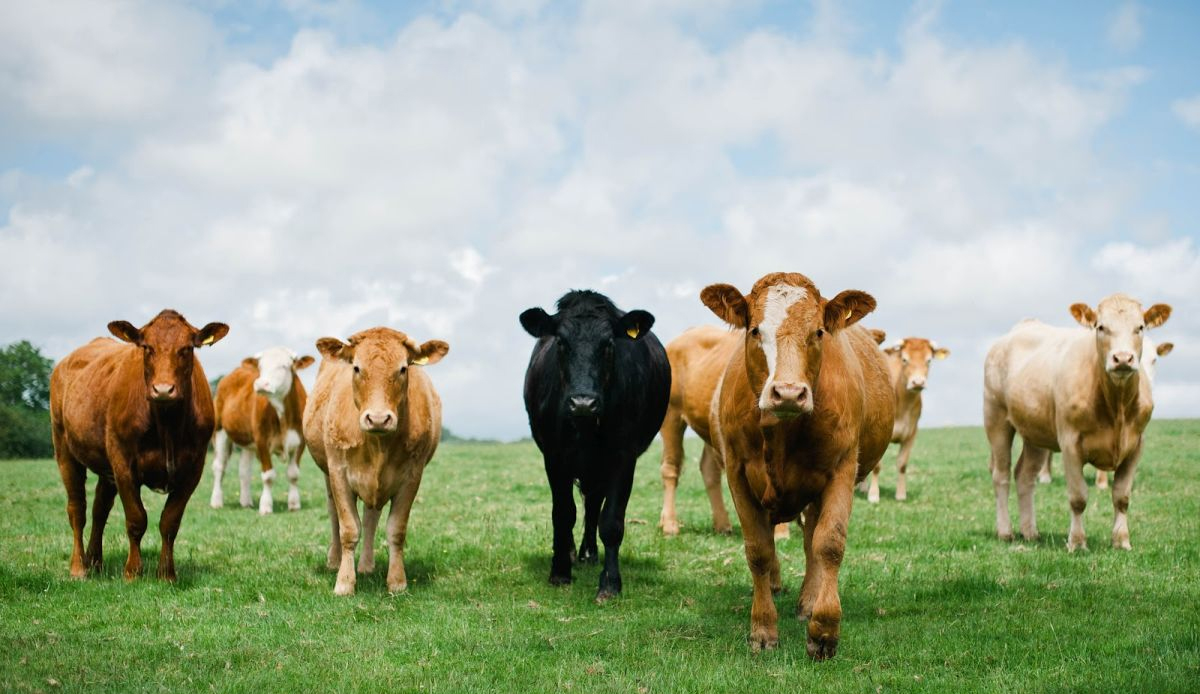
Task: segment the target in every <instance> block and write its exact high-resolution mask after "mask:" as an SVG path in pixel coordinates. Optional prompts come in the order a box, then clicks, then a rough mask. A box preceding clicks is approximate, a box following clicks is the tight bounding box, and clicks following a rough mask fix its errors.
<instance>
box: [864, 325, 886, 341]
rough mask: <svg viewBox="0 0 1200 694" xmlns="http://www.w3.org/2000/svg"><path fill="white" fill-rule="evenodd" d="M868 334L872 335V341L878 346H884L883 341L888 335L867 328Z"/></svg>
mask: <svg viewBox="0 0 1200 694" xmlns="http://www.w3.org/2000/svg"><path fill="white" fill-rule="evenodd" d="M867 332H869V333H871V339H872V340H874V341H875V344H877V345H882V344H883V341H884V340H886V339H887V333H885V332H883V331H882V330H880V329H878V328H867Z"/></svg>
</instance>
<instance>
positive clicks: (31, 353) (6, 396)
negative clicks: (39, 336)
mask: <svg viewBox="0 0 1200 694" xmlns="http://www.w3.org/2000/svg"><path fill="white" fill-rule="evenodd" d="M53 369H54V362H53V361H51V360H49V359H47V358H46V357H44V356H42V353H41V351H40V350H39V349H38V348H37V347H34V346H33V345H32V344H30V342H29V341H28V340H21V341H20V342H14V343H12V344H10V345H8V346H6V347H2V348H0V458H49V457H52V456H53V455H54V446H53V444H52V443H51V442H50V409H49V407H50V372H51V371H52V370H53Z"/></svg>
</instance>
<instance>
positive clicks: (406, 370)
mask: <svg viewBox="0 0 1200 694" xmlns="http://www.w3.org/2000/svg"><path fill="white" fill-rule="evenodd" d="M406 373H408V365H404V366H401V367H400V375H401V376H403V375H404V374H406Z"/></svg>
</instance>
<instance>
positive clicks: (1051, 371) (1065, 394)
mask: <svg viewBox="0 0 1200 694" xmlns="http://www.w3.org/2000/svg"><path fill="white" fill-rule="evenodd" d="M1071 315H1072V316H1074V317H1075V320H1076V321H1078V322H1079V323H1080V324H1081V325H1083V326H1084V327H1085V328H1088V330H1078V329H1068V328H1053V327H1050V326H1048V325H1045V324H1043V323H1039V322H1037V321H1023V322H1021V323H1018V324H1017V325H1016V326H1015V327H1014V328H1013V329H1012V330H1011V331H1009V333H1008V334H1007V335H1005V336H1004V337H1002V338H1000V339H999V340H998V341H997V342H996V344H995V345H993V346H992V348H991V349H990V350H989V351H988V355H987V360H986V362H985V365H984V400H983V420H984V427H985V428H986V430H987V435H988V441H989V443H990V444H991V449H992V452H991V459H990V461H991V462H990V465H991V469H992V485H993V487H994V488H995V493H996V534H997V535H998V536H999V537H1000V539H1002V540H1011V539H1012V523H1011V521H1010V520H1009V515H1008V487H1009V480H1010V466H1011V464H1012V442H1013V437H1014V436H1015V435H1016V434H1020V435H1021V439H1022V441H1023V443H1022V449H1021V456H1020V458H1019V459H1018V461H1017V470H1016V478H1017V500H1018V506H1019V508H1020V520H1021V534H1022V535H1023V536H1024V537H1025V539H1027V540H1035V539H1037V538H1038V530H1037V522H1036V519H1035V517H1034V506H1033V491H1034V486H1035V480H1036V477H1037V474H1038V471H1039V470H1040V469H1041V467H1042V465H1043V463H1044V462H1045V461H1046V459H1047V458H1048V457H1049V455H1050V452H1051V451H1062V457H1063V470H1064V474H1065V476H1066V478H1067V496H1068V499H1069V500H1070V505H1071V531H1070V534H1069V536H1068V538H1067V550H1068V551H1074V550H1076V549H1085V548H1086V547H1087V535H1086V534H1085V533H1084V529H1083V511H1084V509H1085V508H1086V507H1087V484H1086V483H1085V482H1084V479H1083V465H1084V463H1091V464H1092V465H1094V466H1096V468H1097V469H1099V470H1115V471H1116V477H1115V481H1114V482H1113V488H1112V499H1113V509H1114V512H1115V519H1114V522H1113V530H1112V544H1113V546H1114V547H1119V548H1122V549H1129V548H1130V543H1129V525H1128V520H1127V518H1126V513H1127V511H1128V509H1129V492H1130V489H1131V488H1132V487H1133V475H1134V471H1135V470H1136V469H1137V464H1138V461H1139V460H1140V458H1141V455H1142V432H1143V431H1144V430H1145V428H1146V424H1147V423H1148V422H1149V421H1150V414H1151V412H1152V411H1153V410H1154V402H1153V399H1152V398H1151V394H1150V382H1149V379H1147V378H1144V374H1142V373H1141V370H1140V369H1139V363H1140V359H1141V353H1142V346H1143V345H1142V342H1143V339H1142V338H1143V335H1144V333H1145V330H1146V329H1147V328H1154V327H1157V326H1159V325H1162V324H1163V323H1164V322H1166V320H1167V318H1169V317H1170V315H1171V307H1170V306H1167V305H1166V304H1155V305H1154V306H1151V307H1150V308H1149V310H1146V311H1143V310H1142V305H1141V304H1140V303H1138V302H1137V301H1136V300H1134V299H1132V298H1130V297H1128V296H1125V295H1124V294H1114V295H1112V296H1110V297H1108V298H1107V299H1105V300H1103V301H1101V302H1100V304H1099V306H1097V307H1096V309H1095V310H1093V309H1092V308H1090V307H1089V306H1088V305H1087V304H1073V305H1072V306H1071Z"/></svg>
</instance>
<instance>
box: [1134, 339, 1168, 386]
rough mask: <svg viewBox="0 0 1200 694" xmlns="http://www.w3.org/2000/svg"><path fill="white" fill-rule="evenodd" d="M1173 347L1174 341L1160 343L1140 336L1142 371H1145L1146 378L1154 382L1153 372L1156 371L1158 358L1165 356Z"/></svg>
mask: <svg viewBox="0 0 1200 694" xmlns="http://www.w3.org/2000/svg"><path fill="white" fill-rule="evenodd" d="M1173 349H1175V343H1173V342H1163V343H1162V344H1154V340H1151V339H1150V338H1148V337H1143V338H1142V371H1144V372H1145V373H1146V378H1148V379H1150V382H1151V383H1154V374H1155V373H1156V372H1157V371H1158V358H1159V357H1165V356H1167V355H1168V354H1170V353H1171V350H1173Z"/></svg>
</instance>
